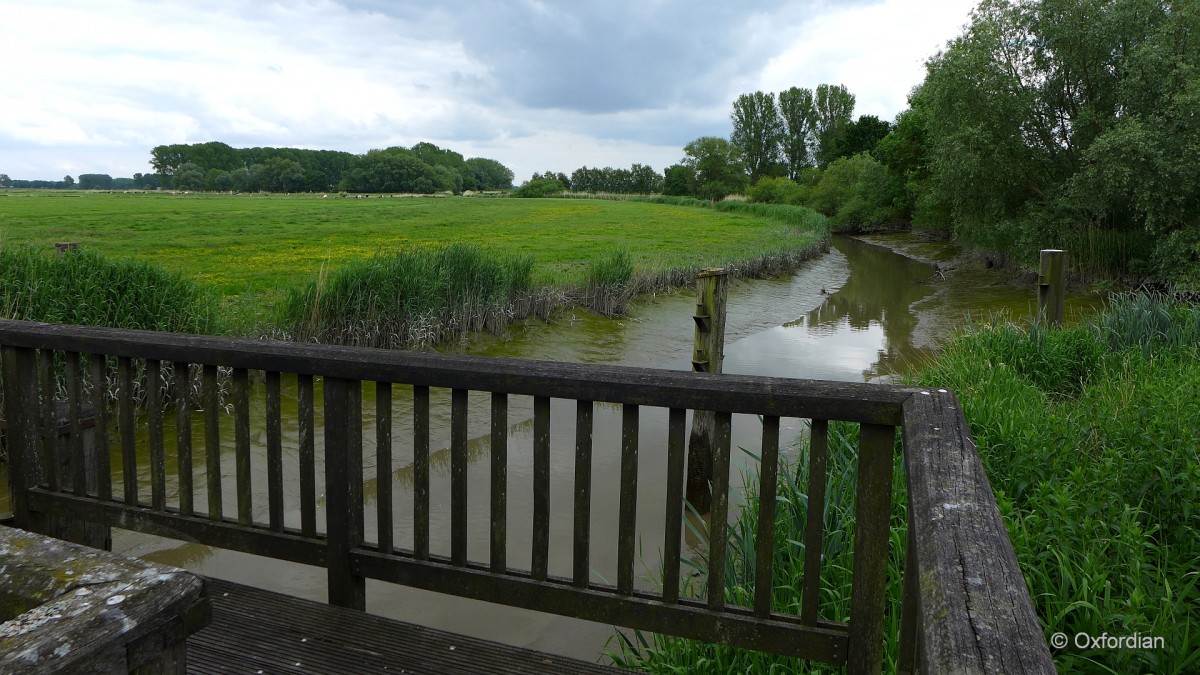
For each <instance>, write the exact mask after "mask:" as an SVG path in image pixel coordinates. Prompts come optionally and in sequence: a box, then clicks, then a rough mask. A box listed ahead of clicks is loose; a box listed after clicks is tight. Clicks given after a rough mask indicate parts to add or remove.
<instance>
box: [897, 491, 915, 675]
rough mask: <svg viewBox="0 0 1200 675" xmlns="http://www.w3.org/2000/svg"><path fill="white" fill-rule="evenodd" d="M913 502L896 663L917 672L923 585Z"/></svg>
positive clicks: (906, 669) (906, 538)
mask: <svg viewBox="0 0 1200 675" xmlns="http://www.w3.org/2000/svg"><path fill="white" fill-rule="evenodd" d="M909 494H910V495H911V493H909ZM911 504H912V501H911V497H910V500H909V505H910V508H909V509H908V513H909V522H908V534H907V536H906V537H905V544H904V581H903V584H904V585H903V591H902V597H901V600H900V656H899V658H898V659H897V663H896V671H897V672H899V673H915V672H917V624H918V623H919V621H920V609H921V608H920V605H919V603H920V593H921V586H920V584H919V583H917V579H918V576H917V575H918V574H920V572H919V571H918V570H917V542H916V539H915V537H916V528H915V527H913V524H912V519H911V514H912V513H913V509H912V508H911Z"/></svg>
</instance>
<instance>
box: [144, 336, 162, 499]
mask: <svg viewBox="0 0 1200 675" xmlns="http://www.w3.org/2000/svg"><path fill="white" fill-rule="evenodd" d="M161 383H162V364H160V363H159V362H158V361H156V360H154V359H150V360H149V361H146V420H147V426H148V427H149V429H148V431H149V441H150V504H151V506H153V507H154V508H156V509H158V510H160V511H161V510H163V509H165V508H167V458H166V449H165V448H164V447H163V423H162V416H163V408H162V389H160V385H161Z"/></svg>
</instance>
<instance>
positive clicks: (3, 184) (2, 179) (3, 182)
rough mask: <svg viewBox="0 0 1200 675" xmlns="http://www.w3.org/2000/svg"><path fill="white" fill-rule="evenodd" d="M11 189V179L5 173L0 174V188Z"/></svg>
mask: <svg viewBox="0 0 1200 675" xmlns="http://www.w3.org/2000/svg"><path fill="white" fill-rule="evenodd" d="M9 187H12V179H11V178H9V177H8V174H6V173H0V188H9Z"/></svg>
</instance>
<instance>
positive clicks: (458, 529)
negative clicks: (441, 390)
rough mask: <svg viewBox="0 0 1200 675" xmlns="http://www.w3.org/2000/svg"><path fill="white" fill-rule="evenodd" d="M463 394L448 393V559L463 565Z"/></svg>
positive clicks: (464, 426) (458, 391) (465, 542)
mask: <svg viewBox="0 0 1200 675" xmlns="http://www.w3.org/2000/svg"><path fill="white" fill-rule="evenodd" d="M467 440H468V439H467V390H465V389H455V390H453V391H452V392H451V393H450V558H451V559H452V560H453V561H454V562H455V563H456V564H458V565H462V564H463V563H465V562H467Z"/></svg>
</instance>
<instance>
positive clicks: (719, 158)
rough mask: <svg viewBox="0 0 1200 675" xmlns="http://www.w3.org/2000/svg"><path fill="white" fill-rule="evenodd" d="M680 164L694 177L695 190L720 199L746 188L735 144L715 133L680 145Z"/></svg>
mask: <svg viewBox="0 0 1200 675" xmlns="http://www.w3.org/2000/svg"><path fill="white" fill-rule="evenodd" d="M683 154H684V158H683V164H684V165H685V166H687V167H688V168H690V169H691V170H692V171H693V172H694V173H695V176H696V182H695V186H696V187H695V193H696V196H698V197H703V198H705V199H722V198H724V197H725V196H726V195H730V194H736V193H739V192H741V191H742V190H744V189H745V188H746V185H747V182H748V179H747V176H746V167H745V164H743V163H742V156H741V152H740V151H739V150H738V148H737V146H736V145H734V144H732V143H730V142H729V141H728V140H726V139H724V138H719V137H717V136H701V137H700V138H697V139H696V140H694V141H692V142H691V143H688V144H687V145H686V146H684V148H683Z"/></svg>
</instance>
